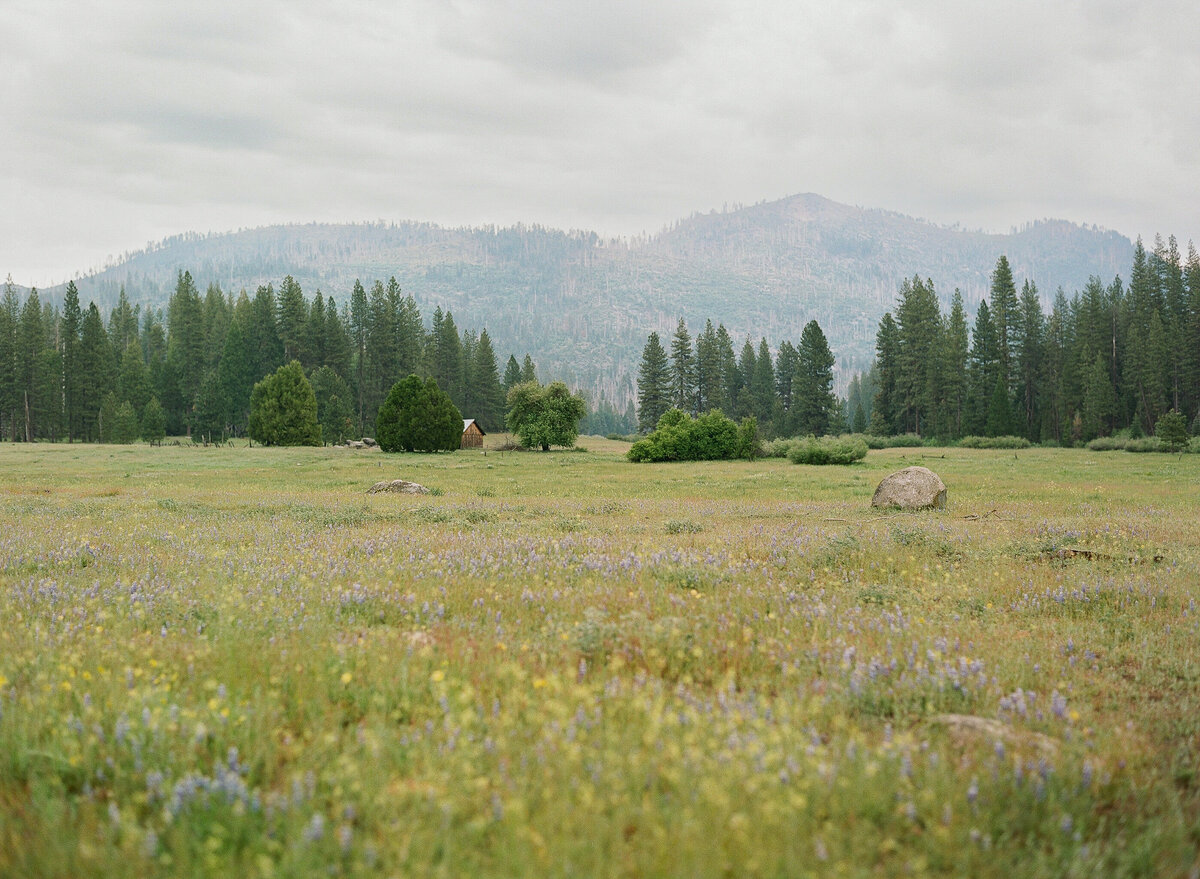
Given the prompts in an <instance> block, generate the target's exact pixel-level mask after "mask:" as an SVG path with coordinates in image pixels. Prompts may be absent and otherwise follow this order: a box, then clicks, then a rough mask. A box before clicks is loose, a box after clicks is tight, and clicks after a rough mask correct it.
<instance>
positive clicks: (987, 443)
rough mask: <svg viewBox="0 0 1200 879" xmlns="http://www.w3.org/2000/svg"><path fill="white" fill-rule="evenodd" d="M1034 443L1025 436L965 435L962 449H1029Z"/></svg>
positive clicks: (959, 443)
mask: <svg viewBox="0 0 1200 879" xmlns="http://www.w3.org/2000/svg"><path fill="white" fill-rule="evenodd" d="M1031 445H1032V443H1030V442H1029V440H1027V439H1025V437H1023V436H964V437H963V438H962V439H960V440H959V441H958V447H959V448H960V449H1028V448H1029V447H1030V446H1031Z"/></svg>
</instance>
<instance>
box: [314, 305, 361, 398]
mask: <svg viewBox="0 0 1200 879" xmlns="http://www.w3.org/2000/svg"><path fill="white" fill-rule="evenodd" d="M324 332H325V335H324V338H323V340H322V343H321V351H322V354H323V357H322V361H321V366H328V367H329V368H330V369H332V370H333V371H334V372H336V373H337V374H338V375H340V376H341V377H342V378H343V379H345V380H346V381H347V382H349V381H350V380H351V378H352V377H353V375H354V371H353V366H352V363H353V359H352V356H351V355H352V348H351V340H350V334H349V333H348V332H347V331H346V324H345V323H344V322H343V321H342V317H341V315H340V314H339V313H338V308H337V303H336V302H334V300H333V297H332V296H330V297H329V299H327V300H326V302H325V331H324ZM354 399H355V398H354V396H353V391H351V396H349V397H347V398H346V399H345V400H344V401H343V402H345V403H346V405H347V406H350V405H352V404H353V402H354Z"/></svg>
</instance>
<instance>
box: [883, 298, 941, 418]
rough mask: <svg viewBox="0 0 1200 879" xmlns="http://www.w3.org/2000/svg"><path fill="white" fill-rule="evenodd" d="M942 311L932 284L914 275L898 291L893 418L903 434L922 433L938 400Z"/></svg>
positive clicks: (933, 412)
mask: <svg viewBox="0 0 1200 879" xmlns="http://www.w3.org/2000/svg"><path fill="white" fill-rule="evenodd" d="M941 322H942V317H941V310H940V308H939V306H938V300H937V294H936V293H935V292H934V289H933V282H932V281H922V280H921V278H920V277H919V276H914V277H913V279H912V280H911V281H905V282H904V284H903V285H902V286H901V288H900V301H899V303H898V304H897V306H896V341H897V348H896V366H897V369H896V373H895V376H896V397H895V400H894V406H895V415H896V417H897V419H898V427H900V428H901V430H902V431H904V432H910V433H916V434H925V433H928V432H929V427H930V425H928V424H927V423H926V422H927V421H933V420H935V417H936V416H935V410H936V406H937V404H938V402H939V401H940V394H939V387H938V379H939V377H940V370H939V368H938V367H939V365H940V364H939V358H938V353H939V351H940V350H941V345H942V340H941V338H940V335H941V333H940V331H941Z"/></svg>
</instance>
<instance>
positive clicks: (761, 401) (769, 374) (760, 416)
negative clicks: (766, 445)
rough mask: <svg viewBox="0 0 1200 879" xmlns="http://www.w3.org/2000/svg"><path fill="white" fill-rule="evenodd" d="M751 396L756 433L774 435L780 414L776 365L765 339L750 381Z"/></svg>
mask: <svg viewBox="0 0 1200 879" xmlns="http://www.w3.org/2000/svg"><path fill="white" fill-rule="evenodd" d="M750 396H751V399H752V401H753V404H754V405H753V411H752V412H751V413H750V415H751V416H753V417H754V418H755V420H756V422H757V423H756V424H755V429H756V432H761V433H762V434H763V435H765V436H768V437H769V436H772V435H773V434H774V425H775V422H776V420H777V416H778V413H777V412H776V411H775V410H776V408H777V407H778V401H777V399H776V397H775V365H774V363H772V362H771V349H770V347H769V346H768V345H767V340H766V339H765V338H764V339H762V340H761V341H760V342H759V344H758V354H757V356H756V357H755V358H754V376H753V377H752V379H751V381H750Z"/></svg>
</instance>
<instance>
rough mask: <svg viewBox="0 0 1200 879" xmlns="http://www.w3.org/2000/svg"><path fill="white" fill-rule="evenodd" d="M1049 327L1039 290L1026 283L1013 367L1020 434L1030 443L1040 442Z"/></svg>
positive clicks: (1015, 333)
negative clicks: (1044, 360) (1043, 364)
mask: <svg viewBox="0 0 1200 879" xmlns="http://www.w3.org/2000/svg"><path fill="white" fill-rule="evenodd" d="M1045 333H1046V324H1045V316H1044V315H1043V314H1042V301H1041V298H1040V297H1039V296H1038V292H1037V287H1036V286H1035V285H1034V284H1033V282H1032V281H1026V282H1025V284H1024V285H1023V286H1022V288H1021V300H1020V302H1019V307H1018V310H1017V313H1016V319H1015V320H1014V321H1013V331H1012V344H1013V365H1014V367H1015V377H1016V380H1017V411H1018V413H1020V418H1019V419H1018V421H1019V425H1020V432H1021V434H1023V435H1024V436H1025V437H1026V438H1027V439H1028V440H1029V441H1030V442H1037V441H1038V440H1039V439H1041V425H1042V413H1041V395H1042V387H1041V380H1042V354H1043V348H1044V346H1045Z"/></svg>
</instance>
